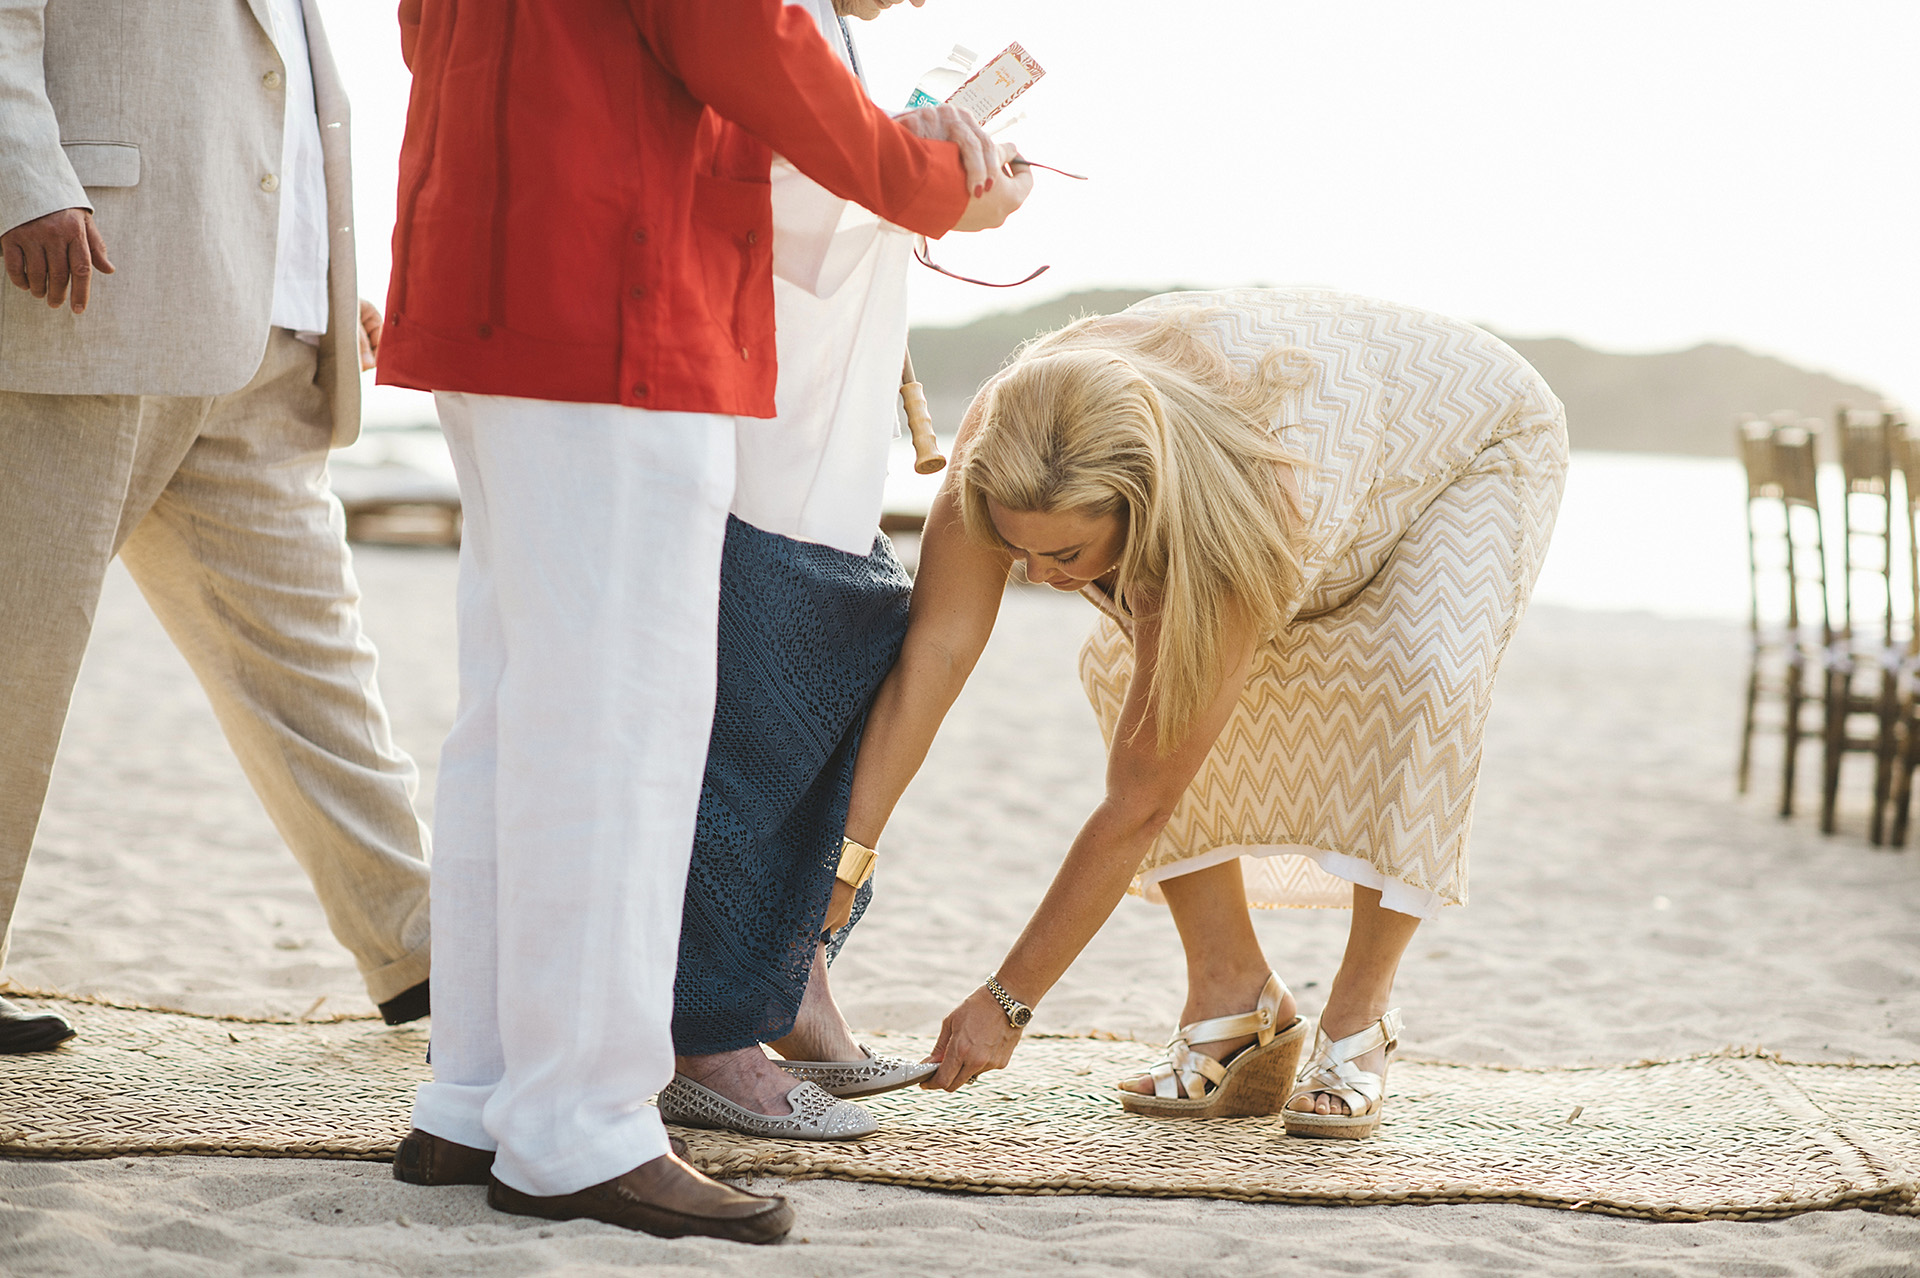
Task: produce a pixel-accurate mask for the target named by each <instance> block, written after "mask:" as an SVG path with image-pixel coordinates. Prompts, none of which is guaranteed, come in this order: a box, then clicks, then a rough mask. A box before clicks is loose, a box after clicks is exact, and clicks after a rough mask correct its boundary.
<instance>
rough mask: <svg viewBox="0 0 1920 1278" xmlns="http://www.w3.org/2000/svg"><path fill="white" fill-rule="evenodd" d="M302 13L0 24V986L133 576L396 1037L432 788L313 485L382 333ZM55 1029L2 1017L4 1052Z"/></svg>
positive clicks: (35, 1044)
mask: <svg viewBox="0 0 1920 1278" xmlns="http://www.w3.org/2000/svg"><path fill="white" fill-rule="evenodd" d="M315 3H316V0H141V2H140V3H132V4H129V3H124V2H123V0H0V232H4V234H0V250H4V255H5V259H6V270H7V274H8V278H9V280H10V281H11V286H10V285H0V689H4V703H0V961H3V960H4V956H5V949H4V946H5V940H4V936H5V929H6V926H7V924H8V923H9V921H10V920H11V918H12V914H13V907H14V903H15V901H16V899H17V898H18V895H19V890H20V882H21V875H22V873H23V871H24V870H25V868H26V863H27V856H28V852H29V850H30V848H31V845H32V842H33V834H34V829H35V827H36V825H37V824H38V822H39V817H40V809H41V805H42V803H43V801H44V799H45V796H46V790H47V780H48V776H49V773H50V771H51V768H52V764H53V758H54V753H55V749H56V747H57V746H58V744H59V739H60V732H61V727H62V724H63V722H64V720H65V717H66V713H67V705H68V701H69V699H70V697H71V694H72V690H73V684H74V679H75V677H76V675H77V674H78V671H79V667H80V658H81V654H82V652H83V650H84V649H85V647H86V643H87V635H88V631H89V629H90V627H91V624H92V619H93V613H94V608H95V606H96V604H97V602H98V599H99V594H100V588H101V582H102V579H103V577H104V575H105V573H106V570H107V565H108V563H109V562H110V561H111V559H112V558H113V556H114V555H115V554H116V553H117V554H119V555H120V556H121V559H122V560H123V562H125V564H126V565H127V568H128V570H129V571H130V572H131V573H132V574H133V577H134V580H135V581H136V582H137V583H138V584H139V586H140V589H141V592H142V593H143V594H144V595H145V596H146V598H147V601H148V603H149V604H151V605H152V607H153V610H154V612H155V613H156V614H157V615H158V616H159V618H160V620H161V622H162V623H163V624H164V625H165V626H166V629H167V632H168V634H169V635H171V636H172V638H173V641H174V642H175V643H176V644H177V645H178V646H179V648H180V650H181V652H182V653H183V654H185V656H186V658H187V660H188V662H189V663H190V664H191V665H192V667H193V670H194V673H195V674H196V675H197V676H198V677H199V680H200V683H201V685H202V686H203V687H204V688H205V689H206V691H207V695H208V697H209V698H210V699H211V701H212V703H213V708H214V711H215V713H216V714H217V715H218V717H219V720H220V724H221V727H222V728H223V729H224V730H225V732H226V735H227V740H228V741H229V743H230V744H231V745H232V746H233V749H234V752H235V753H236V754H237V755H238V756H239V759H240V763H241V766H242V767H243V768H244V769H245V771H246V774H247V777H248V779H249V780H250V781H251V782H252V783H253V787H254V790H255V792H256V793H257V794H258V795H259V796H260V799H261V802H262V803H263V804H264V805H265V806H266V809H267V812H268V814H269V815H270V816H271V817H272V818H273V821H274V824H275V826H276V827H277V828H278V829H279V831H280V833H281V836H282V837H283V838H285V839H286V841H287V844H288V846H289V847H291V848H292V850H293V853H294V856H295V857H296V858H298V860H299V861H300V864H301V866H302V867H303V868H304V869H305V870H306V872H307V874H308V875H309V876H310V877H311V878H312V880H313V884H314V887H315V890H316V891H317V892H318V894H319V897H320V902H321V904H322V906H323V907H324V908H325V910H326V914H327V921H328V923H329V925H330V926H331V927H332V929H333V934H334V935H335V936H336V937H337V938H338V939H339V940H340V942H341V944H343V945H344V946H346V948H347V949H348V950H350V951H352V953H353V955H354V957H355V958H356V959H357V960H358V962H359V965H360V971H361V975H362V977H363V979H364V980H365V982H366V986H367V990H368V992H369V993H370V994H371V995H372V997H373V999H374V1001H375V1002H376V1003H379V1004H382V1005H383V1006H382V1009H381V1010H382V1011H383V1012H384V1013H385V1014H386V1015H387V1017H388V1019H389V1020H394V1021H398V1020H410V1019H414V1018H416V1017H418V1016H420V1015H424V1014H425V1012H426V1010H427V1008H426V1003H427V999H426V995H427V988H426V980H427V961H428V939H427V868H426V858H425V832H424V831H423V829H422V828H421V825H420V823H419V821H418V820H417V819H416V817H415V816H414V812H413V806H412V800H413V795H414V790H415V786H416V781H417V776H416V773H415V770H414V766H413V763H412V761H411V760H410V759H408V758H407V756H406V755H404V754H402V753H401V752H400V751H399V750H398V749H397V748H396V747H395V746H394V743H393V739H392V734H391V731H390V730H389V728H388V724H387V716H386V711H385V709H384V707H383V706H382V705H381V702H380V698H379V694H378V692H377V690H376V688H375V686H374V652H373V648H372V646H371V645H370V644H369V643H368V642H367V640H366V639H365V637H364V636H363V635H362V633H361V628H360V619H359V608H358V599H359V588H358V586H357V585H356V584H355V582H354V578H353V572H352V567H351V565H350V562H349V558H348V554H347V549H346V543H345V539H344V536H343V520H342V517H341V512H340V507H339V504H338V503H337V502H336V501H335V500H334V499H333V497H332V495H331V494H330V492H329V490H328V486H327V473H326V456H327V449H328V447H329V446H330V445H331V446H335V447H337V446H339V445H342V444H346V443H349V442H350V441H352V439H353V438H354V436H355V435H356V434H357V433H358V430H359V421H360V363H361V361H360V358H358V347H359V345H360V344H361V341H362V337H363V333H362V330H363V327H364V329H365V334H364V336H365V337H367V338H371V339H372V340H374V341H377V339H378V332H379V315H378V313H377V312H375V311H373V310H372V308H371V307H370V306H365V305H364V304H362V303H358V302H357V287H356V281H355V278H354V250H353V233H352V221H353V219H352V210H353V198H352V189H351V185H350V181H349V173H348V152H347V103H346V98H345V95H344V93H343V92H342V89H341V85H340V80H339V75H338V73H337V71H336V70H335V69H334V65H333V60H332V56H331V54H330V53H329V51H328V48H327V42H326V36H325V33H324V32H323V30H322V29H321V25H320V18H319V14H318V12H317V10H316V8H315ZM14 286H17V287H14ZM63 304H64V308H63ZM363 306H364V309H365V312H366V313H365V315H364V316H363V314H362V308H363ZM70 1033H71V1030H70V1028H69V1027H67V1026H66V1024H65V1022H64V1021H59V1020H58V1018H54V1017H48V1016H39V1017H30V1016H26V1015H25V1014H23V1013H21V1012H20V1011H19V1009H16V1008H13V1007H11V1005H8V1004H6V1003H5V1001H4V1000H0V1052H6V1051H26V1050H37V1049H39V1048H43V1047H48V1046H52V1045H54V1044H56V1043H58V1042H60V1041H61V1040H62V1039H64V1038H65V1037H67V1036H68V1035H70Z"/></svg>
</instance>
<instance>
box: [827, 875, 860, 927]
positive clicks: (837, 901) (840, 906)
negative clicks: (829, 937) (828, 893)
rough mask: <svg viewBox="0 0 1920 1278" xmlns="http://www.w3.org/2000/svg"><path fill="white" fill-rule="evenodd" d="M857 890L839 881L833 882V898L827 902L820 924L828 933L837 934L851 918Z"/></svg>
mask: <svg viewBox="0 0 1920 1278" xmlns="http://www.w3.org/2000/svg"><path fill="white" fill-rule="evenodd" d="M859 890H860V889H859V888H851V887H848V886H847V885H846V884H844V883H842V882H841V881H840V880H839V879H835V880H834V881H833V898H832V899H831V900H829V901H828V902H827V917H826V920H825V921H824V922H822V923H821V924H820V926H821V928H822V929H823V930H825V931H828V932H838V931H839V930H840V929H841V928H843V927H845V926H846V925H847V922H848V920H850V919H852V918H853V898H854V894H855V893H857V892H858V891H859Z"/></svg>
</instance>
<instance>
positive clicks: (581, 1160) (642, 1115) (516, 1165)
mask: <svg viewBox="0 0 1920 1278" xmlns="http://www.w3.org/2000/svg"><path fill="white" fill-rule="evenodd" d="M667 1152H668V1151H667V1128H666V1124H665V1123H663V1122H662V1121H661V1119H660V1111H659V1110H657V1109H655V1108H654V1107H653V1106H652V1105H647V1106H643V1107H642V1108H641V1109H640V1111H639V1112H637V1113H635V1114H631V1115H629V1116H628V1117H627V1118H625V1119H624V1120H622V1121H621V1122H619V1123H618V1124H616V1125H614V1126H613V1127H611V1128H609V1129H608V1130H605V1131H603V1132H601V1133H600V1134H599V1135H597V1136H595V1137H594V1138H592V1139H591V1140H589V1141H584V1142H583V1143H582V1144H580V1145H576V1146H575V1147H574V1148H572V1149H568V1150H564V1151H549V1152H547V1153H545V1154H544V1155H543V1156H536V1157H534V1158H521V1157H518V1156H517V1155H516V1153H515V1151H514V1150H513V1149H512V1147H511V1142H502V1143H501V1145H500V1149H499V1152H498V1153H497V1154H496V1155H495V1156H494V1160H493V1175H494V1178H495V1179H496V1180H498V1181H499V1182H500V1183H501V1184H503V1185H507V1186H510V1187H512V1188H514V1189H517V1190H519V1191H520V1192H521V1193H523V1194H533V1195H536V1196H538V1197H543V1198H551V1197H555V1196H557V1195H560V1194H572V1193H578V1192H579V1191H580V1190H582V1189H586V1188H588V1187H590V1186H593V1185H598V1184H601V1183H602V1182H604V1181H609V1180H612V1179H613V1178H614V1177H615V1176H620V1175H624V1174H625V1173H627V1172H630V1171H632V1170H633V1169H634V1168H636V1167H638V1166H640V1164H642V1163H650V1162H652V1161H653V1160H654V1159H656V1158H659V1157H661V1156H662V1155H664V1154H666V1153H667Z"/></svg>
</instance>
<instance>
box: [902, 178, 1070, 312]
mask: <svg viewBox="0 0 1920 1278" xmlns="http://www.w3.org/2000/svg"><path fill="white" fill-rule="evenodd" d="M1016 166H1018V167H1020V168H1027V169H1045V170H1046V171H1047V172H1049V173H1058V174H1059V175H1060V176H1061V177H1066V178H1072V179H1073V180H1074V181H1076V182H1084V181H1086V180H1087V179H1086V177H1085V175H1084V174H1080V173H1069V172H1067V171H1066V170H1065V169H1056V168H1054V167H1053V166H1052V165H1051V164H1036V163H1034V162H1033V161H1032V160H1029V159H1027V158H1025V157H1024V156H1018V155H1016V156H1014V157H1013V158H1012V159H1011V160H1008V161H1007V164H1006V167H1007V169H1008V170H1009V171H1011V170H1012V169H1013V168H1015V167H1016ZM1009 175H1011V174H1009ZM913 257H914V260H915V261H917V262H919V263H920V265H922V266H924V267H926V268H927V269H929V270H933V271H938V272H940V274H942V275H944V276H946V277H947V278H948V279H950V280H959V281H960V282H961V283H963V284H978V285H979V286H980V287H981V288H1019V287H1020V286H1021V285H1022V284H1030V283H1032V282H1033V281H1034V280H1037V279H1039V278H1040V277H1041V276H1042V275H1045V274H1046V273H1047V272H1048V271H1050V270H1052V269H1053V268H1052V267H1051V266H1043V267H1041V268H1039V269H1038V270H1036V271H1034V272H1032V273H1031V274H1029V275H1025V276H1023V277H1021V278H1020V279H1017V280H1014V281H1012V282H1011V283H1006V284H996V283H994V282H993V281H991V280H976V279H974V278H973V277H972V276H971V275H962V274H960V273H959V272H957V271H949V270H948V269H947V268H946V267H944V266H942V265H940V263H938V262H936V261H934V260H933V258H932V257H930V256H928V254H927V237H926V236H924V235H916V236H914V237H913Z"/></svg>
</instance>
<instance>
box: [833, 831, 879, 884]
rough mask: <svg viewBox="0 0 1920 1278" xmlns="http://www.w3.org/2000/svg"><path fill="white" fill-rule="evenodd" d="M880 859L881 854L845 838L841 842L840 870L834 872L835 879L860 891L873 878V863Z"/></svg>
mask: <svg viewBox="0 0 1920 1278" xmlns="http://www.w3.org/2000/svg"><path fill="white" fill-rule="evenodd" d="M878 859H879V853H877V852H875V851H874V850H873V849H872V848H870V847H868V846H867V845H866V844H864V843H855V842H854V841H853V840H852V839H849V838H846V837H844V836H843V837H842V838H841V840H840V868H839V869H838V870H836V871H834V875H833V877H834V878H835V879H837V880H839V881H840V882H842V883H844V884H846V885H847V886H848V887H850V888H853V889H854V890H855V891H858V890H859V889H860V888H862V887H864V886H866V882H867V880H868V879H870V878H872V877H873V863H874V862H875V861H876V860H878Z"/></svg>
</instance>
